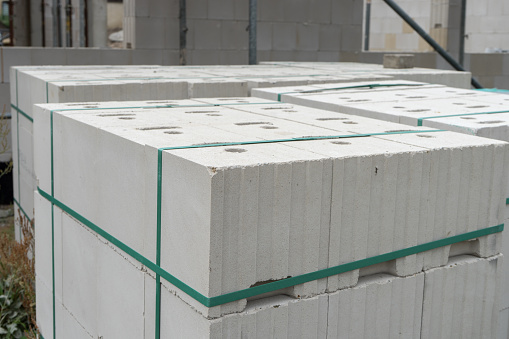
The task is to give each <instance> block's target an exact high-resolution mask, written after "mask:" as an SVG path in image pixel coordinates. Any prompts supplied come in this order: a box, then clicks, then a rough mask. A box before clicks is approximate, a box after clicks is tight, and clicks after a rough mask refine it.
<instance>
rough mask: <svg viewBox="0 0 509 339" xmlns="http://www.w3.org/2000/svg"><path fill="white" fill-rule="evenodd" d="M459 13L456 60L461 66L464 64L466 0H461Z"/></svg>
mask: <svg viewBox="0 0 509 339" xmlns="http://www.w3.org/2000/svg"><path fill="white" fill-rule="evenodd" d="M460 10H461V15H460V46H459V56H458V59H459V60H458V61H459V63H460V65H461V66H464V58H465V20H466V16H467V0H461V9H460Z"/></svg>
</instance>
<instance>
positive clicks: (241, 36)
mask: <svg viewBox="0 0 509 339" xmlns="http://www.w3.org/2000/svg"><path fill="white" fill-rule="evenodd" d="M248 3H249V2H248V1H234V0H200V1H188V2H187V8H186V12H187V15H186V21H187V22H186V26H187V29H188V31H187V34H186V40H187V44H186V51H187V63H188V64H245V63H247V61H248V31H247V27H248V16H249V8H248ZM362 8H363V2H362V0H342V1H332V0H298V1H290V0H277V1H274V0H259V1H258V29H257V35H258V37H257V38H258V59H259V60H310V61H311V60H313V61H339V59H340V52H351V53H355V52H358V51H359V50H360V49H361V44H362ZM124 11H125V14H124V36H125V41H124V42H125V47H127V48H135V49H138V48H147V49H179V46H180V44H179V4H178V1H176V0H171V1H162V0H145V1H141V0H126V1H124Z"/></svg>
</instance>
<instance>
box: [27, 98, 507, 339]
mask: <svg viewBox="0 0 509 339" xmlns="http://www.w3.org/2000/svg"><path fill="white" fill-rule="evenodd" d="M34 107H35V108H34V111H33V113H34V114H33V117H34V147H35V148H34V150H35V151H34V154H35V157H34V165H35V167H34V168H35V173H36V177H37V180H38V192H37V193H36V194H35V218H36V220H37V226H36V258H37V262H36V265H37V267H36V274H37V291H38V293H37V298H38V305H39V303H40V305H41V307H40V308H38V313H40V314H38V321H39V325H40V328H41V331H42V334H43V335H44V337H49V338H51V337H53V335H54V333H53V324H55V325H54V326H55V330H56V331H57V336H58V337H61V336H64V337H65V336H66V334H69V333H78V332H75V331H78V330H79V333H81V336H82V337H84V338H87V337H98V336H103V337H110V336H125V337H137V338H143V337H146V338H153V337H154V335H155V332H156V328H160V331H161V332H160V335H161V337H162V338H166V337H170V338H173V337H211V338H221V337H241V336H248V337H288V338H295V337H297V338H298V337H301V338H310V337H312V338H314V337H316V338H327V337H328V338H335V337H338V334H339V333H349V334H350V336H351V337H354V338H356V337H358V338H362V337H366V336H370V335H372V334H376V335H377V336H379V337H386V338H393V337H402V338H405V337H409V336H419V334H421V333H422V337H426V338H432V337H433V336H434V332H433V333H429V334H427V333H426V332H423V328H421V319H422V320H426V321H427V324H429V326H431V327H433V329H435V328H437V331H447V330H448V328H449V327H450V326H456V325H451V324H450V323H446V322H443V321H442V319H441V318H437V317H436V316H434V313H435V310H436V309H447V307H454V309H455V310H456V309H457V310H458V311H457V312H451V313H448V314H450V315H451V317H452V324H457V322H458V321H460V319H467V317H468V319H469V320H468V321H469V323H470V324H471V325H472V326H474V327H476V328H481V329H483V331H491V332H493V331H495V329H496V325H497V315H498V298H497V297H496V296H497V294H496V290H497V288H498V287H497V282H498V279H496V277H497V275H498V274H499V269H498V267H499V265H498V260H499V259H500V258H501V255H500V254H499V253H500V242H501V234H500V233H494V234H489V235H488V234H487V235H483V236H479V237H474V238H475V239H473V240H470V241H459V240H458V241H459V242H458V243H454V244H450V245H444V246H441V247H438V248H435V249H432V250H429V251H425V252H420V253H415V254H411V255H406V256H402V257H400V258H394V259H392V260H389V261H387V260H382V261H381V262H380V263H378V264H374V265H371V264H370V263H371V262H370V263H366V264H364V265H360V266H359V267H355V268H353V269H351V270H348V271H346V272H344V273H341V274H339V275H338V274H336V275H332V276H329V277H322V278H321V279H315V280H313V279H311V280H309V281H305V282H300V283H298V284H297V285H294V286H292V285H289V286H285V287H284V289H278V290H276V291H272V292H269V293H268V294H267V293H265V294H263V295H242V296H240V297H239V299H238V300H235V299H227V301H229V302H227V303H225V304H222V305H219V304H218V305H215V304H214V305H210V306H212V307H206V305H203V304H202V303H201V302H199V300H197V299H199V298H196V296H194V297H193V296H191V295H190V294H189V289H188V288H187V287H186V286H183V285H179V284H177V285H178V286H176V285H175V282H174V281H172V282H171V283H170V282H168V281H167V279H166V278H165V277H166V275H163V276H162V277H160V274H163V273H164V272H163V273H161V271H160V269H159V268H158V267H155V266H154V264H155V265H156V266H160V267H161V268H162V270H164V271H166V272H169V273H170V274H172V275H174V276H175V277H177V278H178V279H180V280H181V281H182V282H183V283H184V284H185V285H188V286H190V287H191V288H193V289H194V290H195V291H197V292H198V293H199V294H201V295H202V296H204V297H205V299H207V298H212V299H208V300H213V298H215V297H218V296H221V295H224V294H228V293H232V292H236V291H241V290H244V289H247V290H248V291H249V290H252V289H253V288H256V286H263V285H266V287H267V288H269V287H270V286H273V285H271V284H274V282H275V281H283V282H284V281H285V280H287V281H289V280H288V279H292V278H291V277H296V276H300V275H302V274H306V273H312V272H316V271H319V270H322V269H326V268H329V267H335V266H338V265H342V264H348V263H350V262H354V261H359V260H364V259H367V258H373V257H377V256H379V255H382V254H385V253H389V252H393V251H397V250H402V249H407V248H411V247H413V246H418V245H421V244H426V243H430V242H433V241H437V240H440V239H444V238H450V237H454V236H457V235H461V234H465V233H469V232H476V231H479V230H484V229H487V228H490V227H492V226H496V225H499V224H501V223H502V220H503V217H504V216H503V206H504V203H505V193H506V192H505V183H506V181H507V178H506V175H505V173H506V172H507V165H508V164H507V162H508V160H509V157H508V149H507V144H506V143H505V142H501V141H496V140H490V139H484V138H478V137H473V136H468V135H464V134H458V133H454V132H446V131H431V130H430V129H429V128H427V127H410V128H409V127H404V128H402V126H401V125H399V124H394V123H390V122H383V121H379V120H372V119H368V118H364V117H354V116H348V115H344V114H339V113H331V112H328V111H324V110H318V109H309V108H306V107H300V106H295V105H291V104H283V103H274V102H272V101H267V100H263V99H257V98H220V99H194V100H191V99H188V100H178V101H177V100H168V101H164V102H161V101H160V102H157V103H153V102H109V103H94V104H90V103H89V104H48V105H36V106H34ZM311 122H313V123H311ZM314 122H316V124H314ZM402 129H405V130H407V131H405V132H401V130H402ZM408 130H409V131H408ZM359 134H363V137H359ZM366 134H367V135H366ZM333 136H335V137H333ZM338 136H341V137H338ZM210 144H213V147H209V146H207V145H210ZM163 148H172V149H164V150H163ZM158 178H159V179H158ZM159 206H160V207H159ZM158 230H159V231H158ZM476 234H477V233H476ZM373 263H374V262H373ZM444 265H446V266H444ZM439 267H441V268H439ZM462 270H466V271H467V273H468V274H470V272H474V273H475V272H477V273H475V274H474V275H475V276H476V277H477V278H476V279H472V278H471V277H469V276H468V274H467V273H462V272H463V271H462ZM52 272H54V273H52ZM461 274H467V275H464V276H462V275H461ZM455 275H457V276H461V277H462V278H461V279H459V278H458V279H454V276H455ZM463 277H464V278H463ZM159 279H160V281H161V290H160V291H159V290H158V286H159V284H158V283H157V281H159ZM447 279H452V281H451V282H449V283H447V284H446V285H445V286H446V288H447V289H450V290H451V291H452V290H455V291H464V292H461V293H459V294H458V295H457V297H453V298H447V299H444V298H440V296H437V295H440V293H441V291H443V290H444V285H443V284H442V283H441V281H444V280H445V281H449V280H447ZM458 284H460V285H461V286H460V287H461V288H464V290H462V289H461V288H460V287H458V286H459V285H458ZM278 286H279V285H278ZM269 289H270V288H269ZM472 290H476V291H478V293H476V294H475V295H473V294H472V293H471V291H472ZM265 292H267V291H265ZM191 294H192V293H191ZM126 295H128V296H130V297H129V298H126ZM159 298H160V307H157V302H156V301H157V300H158V299H159ZM468 298H471V299H468ZM472 298H473V299H472ZM466 299H468V300H469V302H471V304H472V305H474V307H473V308H464V307H463V306H462V305H461V303H462V302H463V300H466ZM481 300H484V302H483V303H481V302H480V301H481ZM480 304H482V305H483V306H480ZM53 305H54V306H53ZM373 305H378V306H377V307H374V306H373ZM52 308H54V311H53V310H52ZM380 309H384V310H385V312H380ZM466 309H468V310H469V311H471V312H470V313H468V315H466V314H464V312H462V311H464V310H466ZM388 310H390V312H387V311H388ZM490 310H491V312H489V311H490ZM345 312H346V314H347V316H345ZM479 314H482V315H483V317H478V315H479ZM348 317H349V318H348ZM158 319H159V320H158ZM353 319H355V321H353ZM113 331H114V332H113ZM483 333H485V332H483Z"/></svg>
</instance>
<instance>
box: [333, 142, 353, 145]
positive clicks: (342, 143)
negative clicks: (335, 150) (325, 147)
mask: <svg viewBox="0 0 509 339" xmlns="http://www.w3.org/2000/svg"><path fill="white" fill-rule="evenodd" d="M330 143H331V144H334V145H350V143H349V142H346V141H331V142H330Z"/></svg>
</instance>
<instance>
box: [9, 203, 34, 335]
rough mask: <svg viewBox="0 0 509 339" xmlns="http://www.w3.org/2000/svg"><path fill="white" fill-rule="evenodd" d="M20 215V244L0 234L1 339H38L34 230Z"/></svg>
mask: <svg viewBox="0 0 509 339" xmlns="http://www.w3.org/2000/svg"><path fill="white" fill-rule="evenodd" d="M18 214H19V221H20V227H21V231H22V239H21V241H20V242H19V243H18V242H17V241H16V240H15V239H14V237H13V236H12V235H11V234H8V233H2V234H0V337H1V338H34V339H35V338H36V335H37V326H36V321H35V266H34V257H33V255H34V228H33V223H32V222H31V221H29V220H28V218H26V217H25V216H24V215H22V214H21V212H19V211H18Z"/></svg>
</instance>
